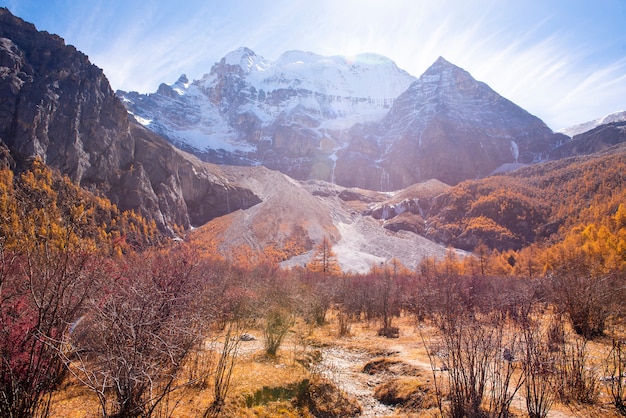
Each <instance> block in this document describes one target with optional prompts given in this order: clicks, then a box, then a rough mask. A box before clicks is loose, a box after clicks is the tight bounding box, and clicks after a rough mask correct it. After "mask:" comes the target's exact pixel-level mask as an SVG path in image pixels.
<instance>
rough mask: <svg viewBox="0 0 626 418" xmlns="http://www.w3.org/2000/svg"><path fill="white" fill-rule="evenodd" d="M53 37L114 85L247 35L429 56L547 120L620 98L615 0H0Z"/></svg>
mask: <svg viewBox="0 0 626 418" xmlns="http://www.w3.org/2000/svg"><path fill="white" fill-rule="evenodd" d="M0 5H2V6H4V7H8V8H9V10H11V12H12V13H13V14H15V15H17V16H19V17H21V18H22V19H24V20H26V21H29V22H31V23H34V24H35V26H37V28H38V29H39V30H46V31H48V32H51V33H55V34H58V35H60V36H61V37H63V38H64V39H65V41H66V43H68V44H71V45H74V46H75V47H76V48H77V49H79V50H80V51H82V52H84V53H85V54H87V55H88V56H89V58H90V59H91V61H92V62H93V63H94V64H96V65H97V66H99V67H100V68H102V69H103V70H104V72H105V74H106V75H107V77H108V79H109V81H110V82H111V85H112V86H113V88H114V89H122V90H135V91H139V92H142V93H148V92H153V91H155V90H156V88H157V87H158V85H159V84H160V83H162V82H165V83H167V84H171V83H173V82H174V81H176V79H178V76H179V75H180V74H183V73H185V74H187V76H188V77H189V78H190V79H192V80H194V79H198V78H200V77H201V76H202V75H203V74H204V73H208V72H209V71H210V69H211V66H212V65H213V64H214V63H215V62H217V61H219V60H220V59H221V57H223V56H224V55H225V54H227V53H228V52H230V51H232V50H234V49H236V48H238V47H240V46H247V47H249V48H251V49H252V50H254V51H255V52H256V53H257V54H259V55H262V56H264V57H266V58H268V59H276V58H278V57H279V56H280V55H281V54H282V53H283V52H285V51H288V50H294V49H297V50H304V51H311V52H316V53H318V54H322V55H355V54H358V53H362V52H373V53H378V54H382V55H385V56H387V57H389V58H391V59H392V60H394V61H395V62H396V64H397V65H398V66H399V67H400V68H402V69H404V70H406V71H408V72H409V73H411V74H412V75H414V76H416V77H419V76H420V75H421V74H422V73H423V72H424V71H425V70H426V69H427V68H428V66H429V65H430V64H432V63H433V62H434V61H435V60H436V59H437V57H438V56H443V57H444V58H446V59H447V60H448V61H450V62H452V63H454V64H456V65H458V66H460V67H462V68H464V69H465V70H467V71H469V72H470V73H471V74H472V75H473V76H474V78H476V79H478V80H480V81H484V82H486V83H487V84H489V85H490V86H491V87H492V88H493V89H494V90H496V91H497V92H498V93H500V94H501V95H503V96H504V97H506V98H508V99H510V100H512V101H513V102H515V103H516V104H518V105H520V106H522V107H523V108H524V109H526V110H528V111H529V112H530V113H532V114H534V115H537V116H539V117H540V118H541V119H543V120H544V122H546V123H547V124H548V126H550V127H551V128H552V129H553V130H557V129H561V128H564V127H567V126H571V125H574V124H577V123H582V122H586V121H588V120H591V119H595V118H598V117H601V116H604V115H606V114H608V113H612V112H615V111H618V110H624V109H626V0H593V1H592V0H586V1H581V0H566V1H565V0H563V1H562V0H454V1H453V0H425V1H422V0H404V1H401V0H377V1H374V0H369V1H368V0H361V1H357V0H309V1H301V0H272V1H270V0H224V1H216V0H204V1H203V0H191V1H165V0H142V1H135V0H89V1H81V0H73V1H70V0H0Z"/></svg>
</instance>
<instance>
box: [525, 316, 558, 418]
mask: <svg viewBox="0 0 626 418" xmlns="http://www.w3.org/2000/svg"><path fill="white" fill-rule="evenodd" d="M523 332H524V345H523V357H522V370H523V374H524V387H525V389H526V411H527V412H528V416H529V417H530V418H545V417H546V416H547V415H548V412H550V408H552V404H553V403H554V400H555V397H556V394H555V379H554V363H555V358H554V353H552V352H551V351H550V350H549V349H548V344H547V342H546V337H545V336H544V335H542V334H541V333H540V331H539V329H538V327H537V326H536V324H533V323H527V324H526V325H525V327H524V329H523Z"/></svg>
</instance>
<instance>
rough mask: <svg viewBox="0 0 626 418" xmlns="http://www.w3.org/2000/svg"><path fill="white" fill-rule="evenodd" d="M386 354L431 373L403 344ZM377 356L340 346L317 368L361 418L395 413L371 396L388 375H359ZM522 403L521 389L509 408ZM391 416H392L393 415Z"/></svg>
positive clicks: (560, 415) (556, 414)
mask: <svg viewBox="0 0 626 418" xmlns="http://www.w3.org/2000/svg"><path fill="white" fill-rule="evenodd" d="M386 351H387V352H388V353H393V355H394V357H397V358H399V359H402V361H404V362H406V363H407V364H410V365H413V366H416V367H418V368H420V369H422V370H424V372H426V373H432V371H431V370H432V369H431V365H430V362H428V361H424V360H422V359H419V358H416V357H415V356H414V355H412V353H411V352H410V351H411V350H410V349H408V348H407V347H406V346H405V345H403V344H395V345H389V346H387V347H386ZM375 357H377V356H375V355H373V354H371V353H370V352H368V351H366V350H351V349H347V348H344V347H340V346H335V347H329V348H325V349H323V350H322V361H321V363H320V364H319V365H318V367H319V369H318V372H319V373H320V374H322V375H324V376H325V377H327V378H328V379H330V380H332V381H333V382H334V383H335V384H336V385H337V386H338V387H340V388H341V389H342V390H344V391H345V392H346V393H348V394H349V395H351V396H354V397H356V398H357V399H358V400H359V402H360V403H361V406H362V407H363V413H362V415H361V416H363V417H384V416H386V415H394V414H395V413H396V412H397V411H396V410H395V409H394V408H393V407H391V406H388V405H385V404H382V403H380V402H379V401H378V400H377V399H376V398H375V397H374V388H375V387H376V386H377V385H379V384H380V383H383V382H384V381H385V379H388V378H389V376H385V375H369V374H366V373H363V372H362V369H363V366H365V364H366V363H367V362H368V361H370V360H372V359H373V358H375ZM525 402H526V400H525V398H524V396H523V393H522V389H520V391H519V392H518V393H517V394H516V395H515V399H514V401H513V405H512V406H513V407H514V408H515V409H517V410H520V411H525V410H526V403H525ZM394 416H395V415H394ZM572 417H576V415H575V414H572V413H566V412H563V411H559V410H554V409H553V410H551V411H550V412H549V413H548V418H572Z"/></svg>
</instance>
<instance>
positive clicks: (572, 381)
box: [557, 339, 599, 404]
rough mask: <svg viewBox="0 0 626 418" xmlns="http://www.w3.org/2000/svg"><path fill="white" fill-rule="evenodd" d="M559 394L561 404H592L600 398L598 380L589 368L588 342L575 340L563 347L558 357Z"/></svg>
mask: <svg viewBox="0 0 626 418" xmlns="http://www.w3.org/2000/svg"><path fill="white" fill-rule="evenodd" d="M558 360H559V361H558V368H557V378H558V380H559V384H558V393H559V397H560V399H561V402H564V403H569V402H571V401H577V402H581V403H588V404H592V403H594V402H595V401H596V400H597V397H598V389H599V388H598V378H597V377H596V375H595V373H594V372H593V370H591V369H590V368H589V367H588V362H587V342H586V341H584V340H581V339H575V340H574V342H573V343H571V344H566V345H564V346H563V350H561V352H560V355H559V357H558Z"/></svg>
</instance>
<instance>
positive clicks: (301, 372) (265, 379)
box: [51, 314, 620, 418]
mask: <svg viewBox="0 0 626 418" xmlns="http://www.w3.org/2000/svg"><path fill="white" fill-rule="evenodd" d="M328 319H329V322H328V323H327V324H326V325H324V326H322V327H315V328H313V327H310V326H306V325H305V324H302V323H298V324H297V325H296V326H295V327H294V329H293V332H290V333H289V335H288V336H287V338H286V339H285V342H284V343H283V345H282V346H281V347H280V349H279V350H278V353H277V355H276V356H275V357H268V356H266V355H265V354H264V349H263V342H262V341H260V339H257V340H255V341H244V342H242V343H241V346H240V353H239V357H238V360H237V364H236V366H235V369H234V373H233V380H232V387H231V390H230V392H229V394H228V397H227V403H226V407H225V412H224V415H225V416H227V417H309V416H314V415H315V416H349V415H353V414H356V413H357V408H358V407H359V403H361V404H362V402H361V401H362V399H361V398H359V399H357V398H355V395H354V394H352V393H347V392H346V391H342V390H341V389H340V387H343V384H342V382H344V381H346V379H357V380H359V382H357V383H359V384H360V386H359V387H360V388H365V389H366V390H369V395H367V396H369V399H370V400H372V399H377V400H378V401H380V402H381V403H383V404H386V405H392V406H391V407H390V406H387V409H386V412H385V414H381V415H384V416H386V417H411V416H425V417H429V416H431V417H434V416H437V415H438V410H437V407H436V399H435V394H434V389H433V386H432V378H433V374H432V370H431V367H430V362H429V358H428V355H427V352H426V349H425V347H424V343H423V341H422V338H424V339H425V340H426V343H427V344H428V345H430V346H433V345H435V343H436V341H437V336H436V330H435V329H434V328H430V327H428V326H423V327H422V328H417V327H416V325H415V323H414V321H413V320H412V319H411V318H410V317H403V318H399V319H396V320H395V325H396V326H399V327H400V335H399V338H397V339H387V338H384V337H379V336H377V329H378V324H377V323H374V322H372V323H370V324H368V323H366V322H356V323H353V325H352V333H351V336H349V337H345V338H338V321H337V318H336V317H335V316H333V315H332V314H331V315H329V316H328ZM251 333H252V334H253V335H255V336H257V338H260V335H261V332H260V330H252V331H251ZM609 343H610V338H606V339H599V340H597V341H594V342H590V343H589V344H588V346H587V348H588V350H589V367H591V368H593V369H594V370H596V371H597V372H598V374H599V375H600V376H601V375H602V373H603V368H602V364H603V361H604V360H605V358H606V356H607V354H608V350H609V349H610V346H608V344H609ZM328 350H335V351H334V352H335V353H339V355H341V353H357V354H358V355H356V356H354V357H350V358H346V359H345V360H346V362H347V363H348V364H349V367H350V368H351V369H350V370H351V373H350V374H346V373H345V372H337V373H336V374H334V375H333V374H332V373H330V374H324V373H323V371H322V370H321V366H320V362H319V361H320V359H321V357H322V355H325V353H327V352H328ZM436 366H438V365H436ZM437 373H442V372H437ZM187 375H188V374H185V376H187ZM322 375H324V376H326V378H322ZM368 388H369V389H368ZM600 389H601V390H600V396H599V399H598V401H597V402H596V403H595V404H593V405H581V404H576V403H574V404H570V405H562V404H559V403H556V404H555V405H554V406H553V408H552V411H551V413H550V415H549V417H557V418H566V417H583V416H603V417H609V418H617V417H619V416H620V415H619V414H618V413H617V412H616V410H615V408H613V407H612V405H611V404H610V401H609V399H608V397H607V396H606V395H605V393H604V389H603V388H602V387H601V388H600ZM212 390H213V388H212V384H211V382H210V379H208V385H206V386H204V387H192V388H188V389H186V390H185V391H184V392H182V391H181V392H177V393H175V394H173V396H172V397H171V399H170V402H169V405H167V408H166V409H168V410H169V411H171V410H172V409H173V410H174V412H173V414H171V416H172V417H196V416H202V414H203V413H204V412H205V411H206V410H207V408H208V407H209V405H210V403H211V401H212V396H213V395H212V393H213V392H212ZM521 392H523V391H521ZM521 395H523V393H521ZM360 396H364V395H359V397H360ZM374 402H375V401H374ZM513 409H514V412H515V415H516V416H519V417H523V416H526V413H525V408H524V406H523V401H522V400H519V401H515V403H514V406H513ZM366 413H367V412H366ZM51 416H52V417H55V418H56V417H59V418H60V417H75V418H79V417H98V416H100V411H99V406H98V402H97V399H96V398H95V397H94V396H93V395H92V394H91V393H89V392H88V391H87V390H86V389H84V388H82V387H81V386H79V385H78V384H77V382H73V381H71V380H70V381H68V382H67V383H66V384H65V385H64V386H63V388H62V389H60V390H59V391H58V392H57V393H55V394H54V395H53V401H52V414H51ZM370 416H371V415H370ZM377 416H378V415H377Z"/></svg>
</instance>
